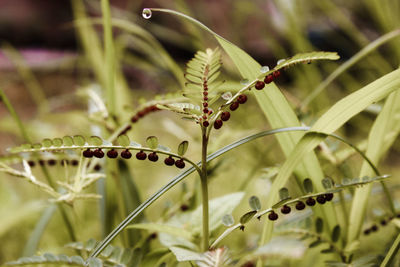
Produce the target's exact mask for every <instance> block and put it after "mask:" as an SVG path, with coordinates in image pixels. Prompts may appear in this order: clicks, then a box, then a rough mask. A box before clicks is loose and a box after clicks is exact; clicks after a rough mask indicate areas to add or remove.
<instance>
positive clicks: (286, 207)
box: [281, 205, 292, 214]
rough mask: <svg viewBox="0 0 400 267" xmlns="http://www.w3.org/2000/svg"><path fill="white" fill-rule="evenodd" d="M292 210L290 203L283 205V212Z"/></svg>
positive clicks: (286, 212) (287, 212)
mask: <svg viewBox="0 0 400 267" xmlns="http://www.w3.org/2000/svg"><path fill="white" fill-rule="evenodd" d="M291 210H292V209H291V208H290V207H289V206H288V205H283V207H282V208H281V212H282V213H283V214H289V213H290V211H291Z"/></svg>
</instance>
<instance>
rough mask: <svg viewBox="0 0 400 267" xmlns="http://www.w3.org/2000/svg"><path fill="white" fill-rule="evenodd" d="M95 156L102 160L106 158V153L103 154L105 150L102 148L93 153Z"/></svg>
mask: <svg viewBox="0 0 400 267" xmlns="http://www.w3.org/2000/svg"><path fill="white" fill-rule="evenodd" d="M93 155H94V156H95V157H96V158H99V159H101V158H102V157H104V152H103V150H101V149H100V148H98V149H96V150H95V151H93Z"/></svg>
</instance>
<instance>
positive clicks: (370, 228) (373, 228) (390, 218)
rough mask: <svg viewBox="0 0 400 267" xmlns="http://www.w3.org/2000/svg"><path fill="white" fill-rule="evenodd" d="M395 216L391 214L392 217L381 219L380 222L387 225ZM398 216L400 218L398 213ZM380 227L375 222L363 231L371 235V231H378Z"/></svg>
mask: <svg viewBox="0 0 400 267" xmlns="http://www.w3.org/2000/svg"><path fill="white" fill-rule="evenodd" d="M394 218H395V217H394V216H391V217H389V218H387V219H386V220H385V219H381V220H380V222H379V223H380V225H382V226H386V225H387V224H388V223H389V222H390V221H391V220H393V219H394ZM396 218H400V214H397V215H396ZM378 229H379V227H378V226H377V225H376V224H373V225H372V226H371V227H369V228H367V229H365V230H364V231H363V233H364V235H369V234H370V233H373V232H376V231H378Z"/></svg>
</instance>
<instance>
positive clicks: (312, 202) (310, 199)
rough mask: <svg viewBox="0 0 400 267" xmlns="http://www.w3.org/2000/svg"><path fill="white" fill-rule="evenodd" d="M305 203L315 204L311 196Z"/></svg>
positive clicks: (308, 204)
mask: <svg viewBox="0 0 400 267" xmlns="http://www.w3.org/2000/svg"><path fill="white" fill-rule="evenodd" d="M306 204H307V206H314V205H315V199H313V198H312V197H309V198H307V200H306Z"/></svg>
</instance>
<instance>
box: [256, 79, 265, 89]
mask: <svg viewBox="0 0 400 267" xmlns="http://www.w3.org/2000/svg"><path fill="white" fill-rule="evenodd" d="M254 87H255V88H256V89H257V90H261V89H263V88H264V87H265V83H264V82H263V81H257V82H256V85H255V86H254Z"/></svg>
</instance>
